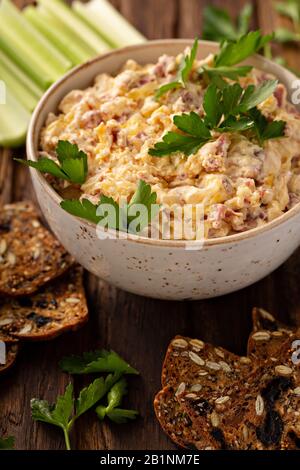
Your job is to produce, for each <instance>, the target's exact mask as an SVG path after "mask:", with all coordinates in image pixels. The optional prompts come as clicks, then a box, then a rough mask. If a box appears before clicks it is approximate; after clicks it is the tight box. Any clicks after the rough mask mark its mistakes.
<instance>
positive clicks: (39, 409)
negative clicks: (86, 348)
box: [0, 349, 138, 450]
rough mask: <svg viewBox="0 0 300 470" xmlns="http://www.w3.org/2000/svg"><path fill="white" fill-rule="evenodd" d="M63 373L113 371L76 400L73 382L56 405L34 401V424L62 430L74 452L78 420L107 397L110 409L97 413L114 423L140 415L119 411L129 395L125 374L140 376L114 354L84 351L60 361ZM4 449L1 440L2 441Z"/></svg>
mask: <svg viewBox="0 0 300 470" xmlns="http://www.w3.org/2000/svg"><path fill="white" fill-rule="evenodd" d="M60 367H61V369H62V370H63V371H64V372H68V373H70V374H91V373H104V372H110V373H109V374H108V375H107V376H106V377H105V378H103V377H101V378H97V379H96V380H94V381H93V382H92V383H91V384H90V385H89V386H87V387H84V388H83V389H82V390H81V392H80V393H79V396H78V398H77V399H75V397H74V390H73V385H72V383H70V384H69V385H68V386H67V387H66V389H65V392H64V394H63V395H60V396H58V397H57V400H56V402H55V403H54V404H49V403H48V401H46V400H39V399H37V398H33V399H32V400H31V415H32V418H33V419H34V420H35V421H41V422H44V423H48V424H52V425H53V426H57V427H59V428H60V429H61V430H62V431H63V434H64V439H65V444H66V448H67V449H68V450H70V449H71V443H70V432H71V430H72V428H73V426H74V423H75V422H76V421H77V419H78V418H79V417H80V416H81V415H83V414H84V413H86V412H87V411H89V410H90V409H91V408H93V407H94V406H95V405H96V404H97V403H98V402H99V401H100V400H101V399H102V398H104V397H105V396H106V395H107V406H106V407H105V406H103V410H102V411H99V409H101V406H100V408H99V409H97V410H98V411H97V410H96V411H97V414H98V415H99V413H100V415H101V414H102V415H103V418H104V416H105V415H107V416H108V417H109V418H110V419H111V421H114V422H116V423H124V422H126V421H127V420H130V419H134V418H135V417H136V416H137V414H138V413H137V411H135V410H123V409H122V408H118V406H119V405H120V404H121V401H122V397H123V396H124V395H125V394H126V393H127V384H126V381H125V379H124V378H122V376H123V375H125V374H133V375H137V374H138V371H137V370H136V369H134V368H133V367H131V366H130V364H128V363H127V362H126V361H124V359H122V358H121V357H120V356H119V355H118V354H117V353H115V352H114V351H106V350H104V349H103V350H100V351H94V352H85V353H83V355H82V356H70V357H65V358H63V359H62V361H61V362H60ZM0 449H1V439H0Z"/></svg>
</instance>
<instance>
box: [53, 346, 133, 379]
mask: <svg viewBox="0 0 300 470" xmlns="http://www.w3.org/2000/svg"><path fill="white" fill-rule="evenodd" d="M59 365H60V367H61V369H62V370H63V371H64V372H68V373H69V374H91V373H99V372H114V373H119V374H138V371H137V370H136V369H134V368H133V367H131V366H130V365H129V364H128V363H127V362H126V361H124V359H122V358H121V357H120V356H119V355H118V354H117V353H115V352H114V351H106V350H105V349H102V350H101V351H94V352H86V353H83V355H82V356H69V357H65V358H63V359H62V360H61V362H60V364H59Z"/></svg>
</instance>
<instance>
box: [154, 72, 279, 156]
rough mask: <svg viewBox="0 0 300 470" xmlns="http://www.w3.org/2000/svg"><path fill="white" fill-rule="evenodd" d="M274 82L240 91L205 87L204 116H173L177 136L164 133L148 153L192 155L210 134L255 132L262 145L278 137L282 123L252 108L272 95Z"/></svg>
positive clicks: (206, 140)
mask: <svg viewBox="0 0 300 470" xmlns="http://www.w3.org/2000/svg"><path fill="white" fill-rule="evenodd" d="M276 86H277V81H276V80H267V81H265V82H263V83H262V84H261V85H259V86H258V87H255V86H253V85H249V86H248V87H247V88H246V89H243V88H242V87H241V86H240V85H239V84H238V83H234V84H233V85H228V84H227V85H226V87H224V88H223V89H219V88H218V87H217V86H216V85H214V84H211V85H209V86H208V88H207V90H206V92H205V95H204V99H203V109H204V112H205V114H204V116H203V117H200V116H199V115H198V114H197V113H195V112H193V111H192V112H191V113H189V114H182V115H177V116H174V118H173V122H174V124H175V126H176V127H177V129H178V130H179V131H181V133H177V132H173V131H171V132H168V133H167V134H165V135H164V136H163V138H162V142H157V143H156V144H155V145H154V148H152V149H150V150H149V154H150V155H152V156H155V157H163V156H166V155H170V154H172V153H174V152H182V153H183V154H184V155H185V156H189V155H191V154H194V153H196V152H197V151H198V150H199V149H200V148H201V147H202V146H203V145H204V144H205V143H207V142H209V141H210V140H212V137H213V136H212V133H211V131H213V130H214V131H217V132H243V131H248V130H249V129H254V130H255V137H256V138H257V139H258V140H259V141H260V142H262V141H263V140H266V139H272V138H275V137H282V136H283V135H284V129H285V123H284V122H282V121H273V122H268V121H267V119H266V118H264V119H265V120H263V115H262V114H261V113H260V111H258V110H257V108H256V106H257V105H259V104H260V103H261V102H263V101H264V100H266V99H267V98H268V97H269V96H270V95H272V93H273V92H274V90H275V88H276Z"/></svg>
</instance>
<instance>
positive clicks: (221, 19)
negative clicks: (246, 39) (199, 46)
mask: <svg viewBox="0 0 300 470" xmlns="http://www.w3.org/2000/svg"><path fill="white" fill-rule="evenodd" d="M252 12H253V8H252V5H251V4H249V3H248V4H246V5H245V6H244V8H243V9H242V10H241V12H240V14H239V15H238V17H237V25H236V24H235V22H234V21H233V20H232V19H231V17H230V15H229V13H228V12H227V10H225V9H223V8H218V7H215V6H213V5H209V6H207V7H206V8H205V9H204V12H203V37H204V39H209V40H211V41H222V40H224V39H229V40H236V39H238V38H239V37H240V36H241V35H242V34H245V33H247V31H248V30H249V23H250V18H251V15H252Z"/></svg>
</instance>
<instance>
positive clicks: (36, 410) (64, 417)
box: [30, 383, 74, 450]
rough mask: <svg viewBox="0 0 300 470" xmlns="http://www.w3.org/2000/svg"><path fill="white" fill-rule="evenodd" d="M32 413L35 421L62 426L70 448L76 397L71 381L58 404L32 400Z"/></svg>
mask: <svg viewBox="0 0 300 470" xmlns="http://www.w3.org/2000/svg"><path fill="white" fill-rule="evenodd" d="M30 403H31V413H32V418H33V419H34V420H35V421H42V422H44V423H48V424H52V425H54V426H58V427H60V428H61V429H62V430H63V432H64V437H65V442H66V447H67V449H68V450H69V449H70V438H69V431H70V429H69V423H70V420H71V416H72V413H73V407H74V397H73V385H72V384H71V383H70V384H69V385H68V386H67V388H66V391H65V393H64V395H61V396H59V397H58V398H57V401H56V404H54V405H50V404H49V403H48V402H47V401H46V400H38V399H37V398H33V399H32V400H31V402H30Z"/></svg>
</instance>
